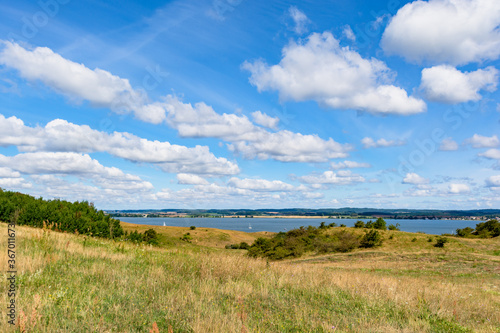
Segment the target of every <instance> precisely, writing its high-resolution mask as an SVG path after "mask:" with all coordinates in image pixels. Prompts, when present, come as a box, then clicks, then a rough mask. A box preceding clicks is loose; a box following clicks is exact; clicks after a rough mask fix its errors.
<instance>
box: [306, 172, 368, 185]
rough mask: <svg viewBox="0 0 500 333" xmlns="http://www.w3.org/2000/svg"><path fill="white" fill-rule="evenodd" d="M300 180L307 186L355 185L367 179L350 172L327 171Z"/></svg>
mask: <svg viewBox="0 0 500 333" xmlns="http://www.w3.org/2000/svg"><path fill="white" fill-rule="evenodd" d="M299 180H300V181H301V182H303V183H307V184H331V185H349V184H353V183H362V182H364V181H365V179H364V178H363V177H362V176H360V175H357V174H353V173H352V172H351V171H350V170H341V171H339V172H337V173H335V172H333V171H325V172H323V173H322V174H319V175H315V174H311V175H306V176H302V177H299Z"/></svg>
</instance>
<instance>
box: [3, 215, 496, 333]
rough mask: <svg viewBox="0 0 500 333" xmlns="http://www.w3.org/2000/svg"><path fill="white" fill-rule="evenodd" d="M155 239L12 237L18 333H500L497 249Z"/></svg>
mask: <svg viewBox="0 0 500 333" xmlns="http://www.w3.org/2000/svg"><path fill="white" fill-rule="evenodd" d="M122 227H123V229H124V230H125V231H129V232H130V231H134V230H138V231H141V232H143V231H144V230H146V229H149V228H151V226H141V225H130V224H125V223H122ZM153 228H154V229H155V230H156V231H157V232H158V233H159V235H160V236H159V239H160V247H152V246H149V245H134V244H131V243H128V242H120V241H116V240H105V239H100V238H91V237H88V236H83V235H79V236H77V235H73V234H66V233H59V232H54V231H49V230H42V229H36V228H31V227H21V226H18V227H16V230H17V235H16V256H17V259H16V260H17V262H16V264H17V270H18V273H17V279H18V280H17V282H18V285H17V293H18V294H17V296H16V302H17V317H18V326H17V327H16V328H15V329H12V331H15V330H17V331H18V332H19V331H25V332H500V311H498V309H500V244H499V242H498V239H461V238H449V242H448V243H446V244H445V247H444V248H436V247H434V246H433V245H434V243H435V237H434V236H430V235H425V234H412V233H405V232H397V231H384V232H382V233H383V235H384V243H383V245H382V246H381V247H377V248H375V249H357V250H355V251H353V252H350V253H341V254H328V255H320V256H317V255H314V254H313V253H310V254H308V255H306V256H303V257H301V258H299V259H294V260H288V261H277V262H267V261H266V260H265V259H252V258H248V257H247V256H246V255H245V253H246V251H245V250H226V249H223V247H224V246H225V245H227V244H232V243H239V242H242V241H245V242H248V243H251V242H252V241H253V240H254V239H256V238H257V237H261V236H269V237H270V236H271V235H270V234H267V235H266V234H264V235H263V234H261V233H256V234H248V233H243V232H236V231H226V230H217V229H208V228H196V230H190V229H189V228H177V227H153ZM350 230H353V232H357V233H360V234H361V233H363V230H354V229H350ZM187 232H189V233H190V235H191V236H192V240H191V243H188V242H185V241H181V240H180V239H179V238H180V237H182V235H184V234H185V233H187ZM391 235H393V236H392V239H390V237H391ZM429 237H431V238H432V240H431V242H429ZM0 240H1V244H2V248H3V249H5V248H6V244H7V225H6V224H4V223H0ZM5 252H6V251H5ZM7 260H8V258H7V256H6V255H5V254H4V255H2V256H0V265H1V266H2V267H7ZM2 274H3V276H2V279H3V281H5V279H6V276H5V273H2ZM0 288H2V289H1V290H0V302H1V304H7V300H8V299H7V291H6V284H5V283H2V284H1V286H0ZM2 309H3V310H2V311H3V312H2V319H1V321H0V331H2V332H7V331H9V327H8V324H7V319H6V316H5V312H4V311H5V306H2Z"/></svg>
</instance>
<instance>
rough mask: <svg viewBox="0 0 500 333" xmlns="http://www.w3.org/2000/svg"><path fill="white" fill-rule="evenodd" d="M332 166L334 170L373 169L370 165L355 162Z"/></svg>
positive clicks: (333, 164) (332, 164)
mask: <svg viewBox="0 0 500 333" xmlns="http://www.w3.org/2000/svg"><path fill="white" fill-rule="evenodd" d="M330 166H331V167H332V169H334V170H339V169H355V168H371V167H372V166H371V165H370V164H369V163H359V162H354V161H344V162H339V163H335V162H332V163H331V164H330Z"/></svg>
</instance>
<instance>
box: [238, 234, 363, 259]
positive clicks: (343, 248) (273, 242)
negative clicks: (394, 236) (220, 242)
mask: <svg viewBox="0 0 500 333" xmlns="http://www.w3.org/2000/svg"><path fill="white" fill-rule="evenodd" d="M327 229H328V228H326V227H323V228H322V227H321V226H320V227H319V228H315V227H312V226H309V227H307V228H304V227H300V228H299V229H293V230H290V231H288V232H287V233H284V232H280V233H278V234H276V235H275V236H274V237H273V238H271V239H267V238H262V237H261V238H257V239H256V240H255V242H254V243H253V244H252V245H251V246H250V248H249V249H248V255H249V256H250V257H266V258H269V259H273V260H279V259H285V258H297V257H300V256H302V255H303V254H304V253H306V252H316V253H330V252H349V251H352V250H353V249H355V248H357V247H359V237H358V236H356V235H355V234H353V233H351V232H348V231H346V230H342V231H339V232H335V233H333V232H327V231H326V230H327ZM232 246H233V245H231V248H234V247H232Z"/></svg>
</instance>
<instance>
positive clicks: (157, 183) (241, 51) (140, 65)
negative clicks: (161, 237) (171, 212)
mask: <svg viewBox="0 0 500 333" xmlns="http://www.w3.org/2000/svg"><path fill="white" fill-rule="evenodd" d="M499 25H500V3H499V2H498V1H496V0H429V1H414V2H412V1H398V0H391V1H300V2H299V1H272V2H269V1H245V0H207V1H189V0H188V1H148V2H146V3H144V2H140V1H108V2H106V3H103V2H99V1H71V0H45V1H44V0H41V1H39V2H32V1H16V2H15V3H9V4H1V5H0V187H2V188H4V189H7V190H15V191H20V192H24V193H29V194H32V195H35V196H43V197H44V198H62V199H66V200H89V201H92V202H94V203H95V204H96V206H97V207H98V208H101V209H136V208H287V207H307V208H327V207H332V208H338V207H376V208H419V209H424V208H430V209H476V208H477V209H479V208H499V204H500V139H499V135H500V131H499V122H500V100H499V97H500V96H499V93H498V89H497V85H498V80H499V70H498V68H499V67H500V63H499V57H500V31H499Z"/></svg>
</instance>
